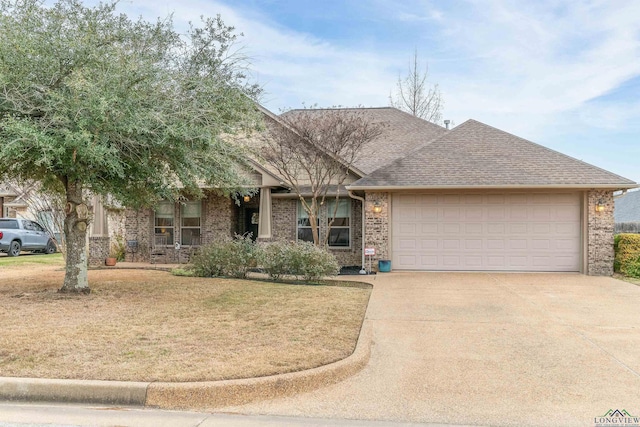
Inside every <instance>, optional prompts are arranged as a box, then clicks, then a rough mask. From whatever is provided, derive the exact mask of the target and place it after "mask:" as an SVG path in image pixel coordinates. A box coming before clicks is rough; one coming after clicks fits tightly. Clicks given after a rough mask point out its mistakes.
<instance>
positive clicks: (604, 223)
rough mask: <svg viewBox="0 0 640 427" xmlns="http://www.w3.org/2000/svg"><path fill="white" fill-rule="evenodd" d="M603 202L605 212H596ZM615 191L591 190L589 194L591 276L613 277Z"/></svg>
mask: <svg viewBox="0 0 640 427" xmlns="http://www.w3.org/2000/svg"><path fill="white" fill-rule="evenodd" d="M599 201H602V202H603V204H604V211H603V212H596V204H598V202H599ZM613 208H614V202H613V191H611V190H590V191H589V192H588V193H587V236H586V237H587V269H586V273H587V274H588V275H589V276H611V275H613V258H614V252H613V230H614V221H613Z"/></svg>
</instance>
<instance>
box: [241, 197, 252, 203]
mask: <svg viewBox="0 0 640 427" xmlns="http://www.w3.org/2000/svg"><path fill="white" fill-rule="evenodd" d="M242 200H244V202H245V203H249V202H250V201H251V196H244V197H243V198H242Z"/></svg>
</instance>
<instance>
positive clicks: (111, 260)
mask: <svg viewBox="0 0 640 427" xmlns="http://www.w3.org/2000/svg"><path fill="white" fill-rule="evenodd" d="M117 261H118V259H117V258H111V257H109V258H107V259H105V260H104V265H106V266H109V267H113V266H114V265H116V262H117Z"/></svg>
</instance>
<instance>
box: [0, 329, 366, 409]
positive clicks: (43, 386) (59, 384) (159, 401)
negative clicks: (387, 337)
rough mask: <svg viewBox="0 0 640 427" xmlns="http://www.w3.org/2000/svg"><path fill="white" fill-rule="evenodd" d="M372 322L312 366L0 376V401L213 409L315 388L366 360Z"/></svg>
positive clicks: (356, 369)
mask: <svg viewBox="0 0 640 427" xmlns="http://www.w3.org/2000/svg"><path fill="white" fill-rule="evenodd" d="M372 334H373V326H372V322H371V321H370V320H366V319H365V320H364V321H363V323H362V327H361V328H360V334H359V336H358V341H357V343H356V348H355V350H354V351H353V353H351V355H349V356H347V357H346V358H344V359H342V360H339V361H337V362H333V363H330V364H328V365H323V366H319V367H317V368H312V369H307V370H303V371H297V372H289V373H286V374H279V375H271V376H267V377H257V378H246V379H237V380H221V381H198V382H179V383H170V382H152V383H149V382H134V381H102V380H66V379H43V378H19V377H0V400H4V401H29V402H60V403H72V402H73V403H90V404H113V405H136V406H150V407H157V408H163V409H219V408H222V407H225V406H234V405H242V404H246V403H250V402H257V401H260V400H267V399H273V398H276V397H284V396H291V395H293V394H296V393H301V392H305V391H311V390H315V389H318V388H321V387H324V386H327V385H330V384H334V383H337V382H340V381H343V380H345V379H346V378H348V377H350V376H352V375H354V374H356V373H357V372H359V371H360V370H361V369H362V368H363V367H365V366H366V365H367V363H368V362H369V357H370V355H371V342H372Z"/></svg>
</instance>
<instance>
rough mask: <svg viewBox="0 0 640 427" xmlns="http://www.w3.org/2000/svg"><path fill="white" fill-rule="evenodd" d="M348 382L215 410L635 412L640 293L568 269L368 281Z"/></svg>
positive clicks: (451, 417) (512, 419)
mask: <svg viewBox="0 0 640 427" xmlns="http://www.w3.org/2000/svg"><path fill="white" fill-rule="evenodd" d="M371 282H372V283H374V285H375V287H374V291H373V294H372V297H371V302H370V305H369V310H368V312H367V318H368V319H369V320H371V321H372V322H373V328H374V338H373V339H374V343H373V347H372V354H371V360H370V362H369V364H368V366H367V367H366V368H364V369H363V370H362V371H361V372H360V373H359V374H357V375H355V376H354V377H352V378H350V379H348V380H346V381H343V382H341V383H339V384H336V385H333V386H330V387H326V388H323V389H320V390H316V391H313V392H309V393H304V394H300V395H297V396H294V397H289V398H282V399H276V400H271V401H265V402H258V403H254V404H250V405H245V406H241V407H230V408H225V409H224V410H223V411H229V412H242V413H250V414H274V415H289V416H298V415H303V416H309V417H321V418H334V417H340V418H347V419H377V420H395V421H408V422H430V423H452V424H473V425H509V426H510V425H513V426H516V425H517V426H522V425H545V426H547V425H559V426H569V425H577V426H593V425H594V418H596V417H599V416H602V415H604V414H605V413H606V412H607V411H608V410H610V409H613V410H615V409H620V410H622V409H626V410H627V412H629V413H630V414H631V415H636V416H640V287H638V286H635V285H632V284H629V283H626V282H622V281H619V280H615V279H611V278H605V277H587V276H583V275H578V274H507V273H389V274H380V275H378V277H376V278H375V279H373V280H372V281H371Z"/></svg>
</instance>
